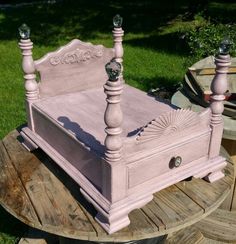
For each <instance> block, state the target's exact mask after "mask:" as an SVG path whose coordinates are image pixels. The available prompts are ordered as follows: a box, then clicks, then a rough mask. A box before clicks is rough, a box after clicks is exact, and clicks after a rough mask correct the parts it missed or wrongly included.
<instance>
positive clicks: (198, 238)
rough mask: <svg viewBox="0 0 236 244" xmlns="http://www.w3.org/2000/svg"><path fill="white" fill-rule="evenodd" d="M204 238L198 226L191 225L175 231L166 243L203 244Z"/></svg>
mask: <svg viewBox="0 0 236 244" xmlns="http://www.w3.org/2000/svg"><path fill="white" fill-rule="evenodd" d="M204 239H205V238H204V236H203V234H202V233H201V232H200V231H199V230H198V229H197V228H195V227H192V226H190V227H187V228H184V229H183V230H180V231H177V232H176V233H174V234H173V235H172V236H171V237H170V238H168V239H167V240H166V242H165V244H177V243H180V244H181V243H183V244H184V243H186V244H203V242H204Z"/></svg>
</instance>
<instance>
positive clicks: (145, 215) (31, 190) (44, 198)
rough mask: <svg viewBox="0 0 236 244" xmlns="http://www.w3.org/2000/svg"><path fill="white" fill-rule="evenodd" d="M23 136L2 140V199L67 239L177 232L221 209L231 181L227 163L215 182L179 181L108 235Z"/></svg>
mask: <svg viewBox="0 0 236 244" xmlns="http://www.w3.org/2000/svg"><path fill="white" fill-rule="evenodd" d="M19 140H21V138H20V136H19V133H18V132H17V131H16V130H14V131H12V132H11V133H10V134H9V135H7V136H6V137H5V138H4V139H3V140H2V141H0V203H1V205H2V206H3V207H4V208H5V209H6V210H7V211H8V212H9V213H11V214H12V215H14V216H15V217H16V218H18V219H19V220H21V221H22V222H24V223H26V224H28V225H29V226H32V227H35V228H38V229H40V230H44V231H46V232H49V233H53V234H56V235H60V236H64V237H68V238H73V239H80V240H89V241H94V242H128V241H132V240H142V239H147V238H156V237H159V236H163V235H166V234H169V233H172V232H175V231H178V230H180V229H182V228H184V227H187V226H190V225H192V224H194V223H196V222H198V221H199V220H201V219H203V218H205V217H206V216H207V215H209V214H210V213H211V212H213V211H214V210H215V209H216V208H218V207H219V205H220V204H221V203H222V202H223V201H224V199H225V198H226V197H227V195H228V194H229V192H230V187H231V185H232V183H233V167H232V165H231V164H230V163H228V165H227V167H226V168H225V170H224V171H225V175H226V176H225V177H224V178H223V179H221V180H219V181H217V182H215V183H211V184H210V183H207V182H206V181H204V180H202V179H193V180H191V181H183V182H180V183H178V184H175V185H173V186H171V187H168V188H167V189H164V190H162V191H160V192H158V193H156V194H155V195H154V199H153V201H151V202H150V203H149V204H147V205H146V206H145V207H143V208H141V209H137V210H134V211H132V212H131V213H130V215H129V216H130V219H131V224H130V225H129V226H128V227H126V228H124V229H122V230H120V231H118V232H116V233H114V234H112V235H108V234H106V232H105V231H104V230H103V229H102V228H101V227H100V226H99V225H98V224H97V223H96V221H95V220H94V216H95V213H96V210H95V209H94V208H93V207H92V206H91V205H90V204H89V203H88V202H87V201H86V200H84V198H83V197H82V195H81V194H80V191H79V187H78V186H77V185H76V184H75V183H74V182H73V180H72V179H71V178H70V177H68V176H67V175H66V174H65V173H64V172H63V171H62V170H61V169H60V168H58V166H56V164H55V163H54V162H53V161H52V160H51V159H50V158H49V157H47V156H46V155H45V154H44V153H43V152H42V151H41V150H37V151H35V152H34V153H30V152H28V151H26V150H25V149H24V148H23V147H22V145H21V144H20V142H19ZM68 189H69V190H68Z"/></svg>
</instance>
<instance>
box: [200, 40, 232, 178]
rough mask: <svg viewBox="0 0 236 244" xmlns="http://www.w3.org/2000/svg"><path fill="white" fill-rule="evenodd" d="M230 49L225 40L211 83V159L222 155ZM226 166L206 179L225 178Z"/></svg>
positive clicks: (228, 43) (216, 59)
mask: <svg viewBox="0 0 236 244" xmlns="http://www.w3.org/2000/svg"><path fill="white" fill-rule="evenodd" d="M229 47H230V42H229V41H228V40H224V41H223V42H222V43H221V45H220V49H219V55H218V56H217V57H216V58H215V64H216V69H215V71H216V74H215V77H214V79H213V81H212V83H211V91H212V95H211V104H210V108H211V112H212V116H211V122H210V125H211V128H212V135H211V141H210V148H209V158H215V157H217V156H219V153H220V145H221V140H222V134H223V117H222V113H223V111H224V104H223V101H224V99H225V95H224V94H225V92H226V91H227V87H228V83H227V72H228V68H229V66H230V64H231V63H230V55H229ZM223 167H224V164H222V165H221V166H220V167H217V168H216V169H215V170H214V171H212V172H211V173H210V174H209V175H208V176H206V177H205V179H206V180H207V181H209V182H214V181H215V180H218V179H220V178H221V177H223V176H224V174H223V173H222V169H223Z"/></svg>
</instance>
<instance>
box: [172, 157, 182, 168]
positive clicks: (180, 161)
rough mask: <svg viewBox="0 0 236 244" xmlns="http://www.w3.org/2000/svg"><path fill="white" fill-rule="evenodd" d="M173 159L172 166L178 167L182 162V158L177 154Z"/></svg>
mask: <svg viewBox="0 0 236 244" xmlns="http://www.w3.org/2000/svg"><path fill="white" fill-rule="evenodd" d="M173 161H174V166H175V167H179V166H180V165H181V163H182V158H181V157H180V156H177V157H175V158H174V160H173Z"/></svg>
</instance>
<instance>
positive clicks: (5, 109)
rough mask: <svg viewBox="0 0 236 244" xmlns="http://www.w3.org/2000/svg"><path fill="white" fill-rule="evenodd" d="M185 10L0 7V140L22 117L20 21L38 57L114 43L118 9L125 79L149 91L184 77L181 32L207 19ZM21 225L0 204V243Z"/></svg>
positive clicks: (183, 5)
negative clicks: (75, 44) (75, 45)
mask: <svg viewBox="0 0 236 244" xmlns="http://www.w3.org/2000/svg"><path fill="white" fill-rule="evenodd" d="M13 2H20V1H13ZM216 8H217V9H221V7H219V5H217V4H215V3H213V4H212V9H213V10H212V12H213V13H215V12H216ZM214 9H215V10H214ZM217 11H218V10H217ZM188 12H189V1H187V0H178V1H173V2H171V3H169V2H168V1H160V0H156V1H155V0H149V1H142V0H132V1H121V0H120V1H108V0H104V1H95V0H79V1H72V0H67V1H66V0H65V1H62V2H59V3H57V4H55V5H50V4H38V5H34V6H25V7H21V8H18V9H16V8H9V9H2V10H0V54H1V55H0V70H1V73H0V111H1V116H0V139H1V138H3V137H4V136H5V135H6V134H7V133H8V132H10V131H11V130H13V129H14V128H16V127H18V126H19V125H21V124H23V123H25V121H26V114H25V109H24V82H23V74H22V71H21V55H20V50H19V48H18V45H17V40H18V36H17V28H18V27H19V26H20V25H21V24H22V23H27V24H28V25H29V26H30V27H31V33H32V35H31V39H32V41H33V42H34V50H33V52H34V54H33V56H34V58H35V59H37V58H39V57H41V56H42V55H43V54H45V53H47V52H48V51H52V50H55V49H56V48H58V47H59V46H60V45H63V44H66V43H67V42H68V41H70V40H71V39H73V38H79V39H81V40H83V41H90V42H92V43H95V44H97V43H99V44H103V45H105V46H107V47H112V34H111V29H112V17H113V16H114V15H115V14H116V13H120V14H121V15H122V16H123V17H124V25H123V26H124V30H125V37H124V77H125V80H126V82H127V83H129V84H131V85H132V86H135V87H138V88H140V89H142V90H145V91H148V90H149V89H150V88H156V87H159V86H163V85H165V86H167V87H172V86H173V85H174V84H176V83H178V82H181V81H182V79H183V76H184V74H185V71H186V68H187V66H188V65H189V61H188V60H189V54H188V50H186V48H185V46H184V44H183V42H182V40H181V39H180V38H179V37H180V36H181V35H182V34H184V33H185V31H186V30H189V29H190V28H194V27H196V26H198V25H201V24H202V22H204V21H205V20H204V19H203V18H202V17H201V16H200V15H199V16H197V17H195V18H189V17H188V18H186V19H185V20H183V19H184V18H182V17H183V16H184V15H186V13H188ZM190 60H192V59H190ZM104 82H105V81H104ZM8 219H9V220H11V221H8ZM16 226H17V227H16ZM14 228H17V229H19V231H14ZM23 229H24V226H23V225H20V224H19V222H18V221H14V218H11V217H10V216H9V214H7V213H6V212H5V211H4V210H3V209H1V208H0V244H1V243H15V241H16V240H17V237H18V236H20V235H21V233H22V231H23Z"/></svg>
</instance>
